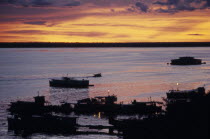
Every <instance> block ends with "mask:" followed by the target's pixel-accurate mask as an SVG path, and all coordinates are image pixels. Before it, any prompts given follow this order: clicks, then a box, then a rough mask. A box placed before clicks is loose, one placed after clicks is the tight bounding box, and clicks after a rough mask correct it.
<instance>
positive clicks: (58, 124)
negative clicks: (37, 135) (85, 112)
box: [7, 115, 77, 133]
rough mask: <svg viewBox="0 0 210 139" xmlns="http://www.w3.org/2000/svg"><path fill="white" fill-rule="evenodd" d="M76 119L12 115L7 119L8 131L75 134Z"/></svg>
mask: <svg viewBox="0 0 210 139" xmlns="http://www.w3.org/2000/svg"><path fill="white" fill-rule="evenodd" d="M76 119H77V118H76V117H62V116H53V115H31V116H20V115H14V116H11V117H8V118H7V120H8V129H9V130H14V131H20V130H25V131H28V132H32V133H33V132H48V133H75V132H76Z"/></svg>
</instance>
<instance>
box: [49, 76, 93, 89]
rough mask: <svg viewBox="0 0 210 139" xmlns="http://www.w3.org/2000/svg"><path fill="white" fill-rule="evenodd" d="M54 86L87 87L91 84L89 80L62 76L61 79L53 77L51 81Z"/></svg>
mask: <svg viewBox="0 0 210 139" xmlns="http://www.w3.org/2000/svg"><path fill="white" fill-rule="evenodd" d="M49 84H50V86H52V87H70V88H87V87H89V86H92V85H89V80H84V79H82V80H78V79H75V78H70V77H62V78H61V79H51V80H50V81H49Z"/></svg>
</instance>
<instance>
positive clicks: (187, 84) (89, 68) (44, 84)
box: [0, 47, 210, 138]
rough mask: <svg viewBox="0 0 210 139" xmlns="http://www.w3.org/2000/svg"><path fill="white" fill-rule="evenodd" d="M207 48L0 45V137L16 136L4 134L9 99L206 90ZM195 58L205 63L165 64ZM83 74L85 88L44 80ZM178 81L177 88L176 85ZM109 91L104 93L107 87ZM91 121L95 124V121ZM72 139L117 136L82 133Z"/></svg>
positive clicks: (209, 83)
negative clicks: (57, 85)
mask: <svg viewBox="0 0 210 139" xmlns="http://www.w3.org/2000/svg"><path fill="white" fill-rule="evenodd" d="M209 52H210V48H202V47H198V48H28V49H27V48H18V49H17V48H14V49H12V48H10V49H7V48H4V49H0V102H1V105H0V121H1V122H0V138H1V137H2V138H21V137H18V136H13V133H10V132H9V133H8V132H7V121H6V117H7V113H6V112H5V109H6V108H7V105H8V104H9V102H10V101H16V100H32V97H33V96H36V95H37V92H38V91H39V94H41V95H45V96H46V97H47V100H48V101H49V102H51V103H52V104H57V103H59V102H61V101H68V102H76V100H78V99H82V98H87V97H94V96H98V95H107V94H108V92H109V93H110V94H116V95H117V96H118V102H122V101H123V102H124V103H130V101H131V100H133V99H136V100H139V101H140V100H147V99H148V97H150V96H151V97H152V99H155V100H161V97H164V96H165V92H166V91H168V90H170V89H172V88H174V89H175V88H179V89H192V88H196V87H198V86H203V85H205V87H206V89H210V78H209V75H210V55H209ZM180 56H194V57H195V58H200V59H202V60H203V61H205V62H206V63H207V64H203V65H196V66H171V65H167V63H168V62H170V60H171V59H175V58H178V57H180ZM94 73H102V77H101V78H88V79H89V80H90V83H91V84H94V87H90V88H89V89H56V88H50V87H49V79H51V78H58V77H61V76H66V75H67V74H68V76H70V77H78V78H82V77H85V76H89V75H91V74H94ZM177 82H178V83H179V86H177V85H176V83H177ZM108 90H109V91H108ZM94 122H96V123H94ZM79 123H81V124H84V123H90V124H91V123H94V124H105V125H106V124H108V122H107V120H105V119H98V118H96V117H85V116H84V117H81V118H80V119H79ZM40 137H42V138H68V137H63V136H58V135H50V136H49V135H39V134H35V135H32V137H31V138H40ZM71 138H118V137H116V136H105V135H86V136H71Z"/></svg>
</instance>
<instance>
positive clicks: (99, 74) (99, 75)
mask: <svg viewBox="0 0 210 139" xmlns="http://www.w3.org/2000/svg"><path fill="white" fill-rule="evenodd" d="M93 77H102V75H101V73H96V74H93Z"/></svg>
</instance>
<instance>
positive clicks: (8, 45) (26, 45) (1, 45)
mask: <svg viewBox="0 0 210 139" xmlns="http://www.w3.org/2000/svg"><path fill="white" fill-rule="evenodd" d="M55 47H56V48H59V47H60V48H63V47H210V42H156V43H45V42H44V43H41V42H31V43H18V42H16V43H0V48H55Z"/></svg>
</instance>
